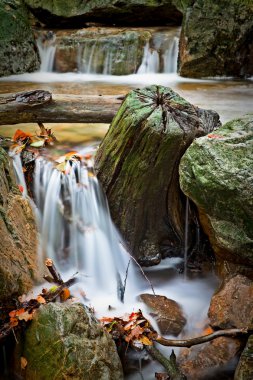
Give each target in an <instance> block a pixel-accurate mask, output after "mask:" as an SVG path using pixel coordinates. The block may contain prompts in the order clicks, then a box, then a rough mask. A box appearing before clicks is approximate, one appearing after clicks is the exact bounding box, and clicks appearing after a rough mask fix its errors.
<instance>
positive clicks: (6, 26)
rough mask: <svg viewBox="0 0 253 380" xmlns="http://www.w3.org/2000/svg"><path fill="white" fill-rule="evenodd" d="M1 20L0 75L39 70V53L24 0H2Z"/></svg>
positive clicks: (0, 7)
mask: <svg viewBox="0 0 253 380" xmlns="http://www.w3.org/2000/svg"><path fill="white" fill-rule="evenodd" d="M0 20H1V22H0V77H1V76H6V75H11V74H20V73H24V72H30V71H35V70H37V69H38V68H39V65H40V61H39V55H38V51H37V46H36V43H35V39H34V35H33V32H32V29H31V27H30V25H29V19H28V13H27V10H26V8H25V6H24V4H23V2H22V0H2V1H1V3H0Z"/></svg>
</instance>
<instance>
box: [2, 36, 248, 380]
mask: <svg viewBox="0 0 253 380" xmlns="http://www.w3.org/2000/svg"><path fill="white" fill-rule="evenodd" d="M174 37H175V36H174ZM159 38H160V37H159ZM159 38H158V37H157V40H155V39H153V41H152V46H151V43H150V42H149V43H148V44H146V45H145V46H144V50H143V57H142V62H141V65H140V66H139V69H138V73H133V74H131V75H123V76H113V75H108V74H109V73H110V72H111V71H112V62H113V60H114V58H113V54H112V53H111V54H110V52H109V51H108V54H107V55H106V56H105V58H104V64H103V70H102V71H101V74H100V75H98V74H97V73H93V74H91V72H94V70H93V69H92V65H93V64H92V62H93V61H94V57H95V47H94V49H93V51H92V47H91V49H90V48H89V49H90V51H89V54H88V53H87V57H88V56H89V61H88V66H86V68H85V67H84V66H83V69H82V71H83V72H82V73H74V72H71V73H65V74H60V73H53V72H46V71H52V69H53V65H54V64H53V63H52V62H53V60H54V58H53V56H54V47H55V45H54V40H53V39H52V41H51V42H52V44H51V47H52V49H51V50H50V49H49V48H48V46H47V48H46V49H45V44H42V45H43V46H42V47H44V50H43V49H41V54H42V57H43V59H44V60H42V62H43V65H42V67H41V71H40V72H37V73H33V74H23V75H19V76H12V77H7V78H1V79H0V93H8V92H17V91H23V90H27V89H35V88H41V89H46V90H49V91H52V92H53V93H67V94H81V95H85V94H101V93H102V94H126V93H127V92H128V91H129V90H131V89H132V88H136V87H144V86H146V85H149V84H161V85H165V86H169V87H171V88H172V89H174V90H175V91H177V92H178V93H179V94H180V95H182V96H183V97H185V98H186V99H187V100H188V101H190V102H191V103H193V104H195V105H197V106H200V107H203V108H211V109H215V110H216V111H217V112H218V113H219V114H220V115H221V120H222V122H225V121H228V120H229V119H232V118H234V117H239V116H241V115H242V114H245V113H248V112H252V95H253V84H252V81H251V80H248V81H234V80H232V79H228V78H226V79H224V78H223V79H221V78H220V79H218V78H216V79H212V80H190V79H186V78H181V77H179V76H178V75H177V74H176V73H175V68H176V60H175V56H176V55H177V46H178V42H177V39H176V37H175V38H174V39H171V40H170V43H169V45H167V48H166V49H167V50H166V49H165V50H164V51H163V53H162V54H161V53H160V51H159V48H155V46H161V41H162V40H161V39H159ZM156 44H157V45H156ZM159 44H160V45H159ZM84 49H85V47H82V48H79V53H78V54H79V58H78V56H77V60H78V59H79V61H78V62H79V65H81V64H83V63H81V62H84V61H82V57H83V56H84V55H85V54H86V53H84ZM87 49H88V48H87ZM49 50H50V51H51V53H50V54H49ZM85 61H86V62H87V59H85ZM79 68H80V66H79ZM47 126H48V127H49V126H50V125H47V124H46V127H47ZM54 127H55V129H54V132H55V134H56V136H57V138H58V139H59V140H60V141H62V142H65V143H66V142H68V141H70V139H71V141H72V143H68V144H69V146H68V149H67V150H70V148H71V147H70V145H71V144H72V145H74V146H78V150H79V152H80V154H81V156H82V162H81V163H80V162H79V161H78V160H77V161H75V162H73V163H72V165H70V163H69V166H68V167H67V168H66V169H67V170H66V171H67V174H63V173H62V172H61V171H59V170H58V169H56V168H55V164H54V162H53V161H52V160H50V159H48V158H45V157H39V158H38V159H37V160H36V169H35V178H34V185H35V201H36V205H37V214H38V224H39V229H40V235H41V236H40V240H41V248H40V252H39V255H40V257H39V260H40V261H42V260H43V259H44V257H46V256H50V257H51V258H53V259H54V260H55V262H56V264H57V265H58V266H59V267H60V269H61V271H62V272H64V278H66V279H67V278H68V277H69V276H70V275H72V274H73V273H75V272H76V271H78V273H79V274H78V277H79V279H80V282H79V284H78V285H76V287H75V289H73V290H74V291H75V293H76V294H77V295H79V296H80V295H81V297H83V296H82V295H83V294H84V292H85V296H84V297H85V300H84V302H85V303H86V304H89V305H91V306H94V307H95V310H96V311H97V312H98V315H100V316H101V315H109V314H112V315H120V314H122V313H123V312H124V311H127V312H129V313H130V312H132V311H133V310H137V309H138V308H141V309H142V310H144V312H145V313H147V315H148V311H147V310H146V309H145V307H144V305H143V304H141V303H140V301H139V299H138V295H139V294H140V293H152V289H151V287H150V283H149V282H148V281H147V280H146V278H145V277H144V276H143V274H142V273H141V271H140V270H139V268H138V266H137V265H136V264H135V262H134V261H133V260H132V259H131V257H130V256H129V253H128V252H127V251H126V249H125V248H124V243H123V242H122V238H121V237H120V234H119V233H118V231H117V230H116V228H115V226H114V225H113V223H112V221H111V219H110V213H109V209H108V205H107V201H106V198H105V196H104V194H103V193H102V191H101V189H100V185H99V183H98V181H97V178H96V177H95V176H94V173H93V169H92V163H91V161H89V159H88V160H87V159H85V158H84V157H85V155H86V153H87V152H88V151H90V149H91V148H86V150H84V146H85V145H86V144H87V126H85V125H81V124H78V125H75V124H71V126H70V125H68V126H62V125H60V126H59V125H56V124H55V125H54ZM19 128H21V129H23V128H27V129H31V128H35V125H34V124H30V125H22V126H19ZM64 128H65V131H66V128H67V135H66V134H65V135H64V137H62V135H63V130H64ZM99 128H101V131H100V132H99V133H98V132H97V130H98V126H96V125H90V126H88V129H89V131H90V137H89V140H90V142H97V141H98V140H101V138H102V136H103V134H104V133H105V131H106V129H107V125H105V126H100V127H99ZM15 129H17V126H14V127H13V126H8V127H6V126H2V127H0V135H1V134H2V135H5V136H6V135H8V136H11V135H12V134H13V131H14V130H15ZM87 149H88V150H87ZM92 154H93V152H92ZM13 159H14V166H15V170H16V173H17V178H18V183H19V184H21V185H22V186H23V185H24V183H23V181H24V179H23V173H22V167H21V163H20V160H19V159H18V158H17V157H15V156H14V157H13ZM24 196H26V193H24ZM187 214H188V206H187V205H186V217H185V220H186V223H185V249H184V252H185V262H186V261H187V258H186V254H187V240H188V237H187V236H188V232H187V226H188V225H187ZM196 234H197V239H199V230H197V232H196ZM181 260H182V259H180V258H178V259H169V258H167V259H165V260H163V261H162V263H161V264H160V265H158V266H156V267H151V268H147V269H145V273H146V276H148V278H149V281H150V282H151V283H152V286H153V288H154V289H155V292H156V294H160V295H165V296H167V297H169V298H172V299H174V300H175V301H177V302H179V303H180V304H181V305H182V307H183V310H184V313H185V315H186V317H187V325H186V327H185V329H184V333H188V334H190V335H194V334H195V333H197V334H199V333H200V331H201V329H202V327H203V324H204V323H205V318H206V314H207V309H208V306H209V302H210V297H211V295H212V293H213V291H214V289H215V286H216V285H217V280H216V279H215V277H214V276H213V275H212V274H209V275H198V276H197V277H195V278H192V277H188V278H186V279H183V276H182V275H178V274H177V271H176V266H177V264H178V263H179V262H180V261H181ZM123 298H124V303H122V300H123ZM109 305H110V306H111V307H113V308H116V309H113V310H108V306H109ZM110 309H111V308H110ZM168 354H169V350H168V349H166V355H168ZM156 370H157V371H158V372H159V371H160V370H161V368H160V367H159V366H157V367H154V366H153V365H152V368H150V367H146V368H144V369H143V372H142V376H143V378H144V379H145V380H149V379H150V380H151V379H153V378H154V372H155V371H156ZM126 378H127V379H128V380H138V379H139V378H141V375H139V374H138V371H137V374H136V373H135V375H129V376H127V377H126Z"/></svg>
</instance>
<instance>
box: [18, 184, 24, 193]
mask: <svg viewBox="0 0 253 380" xmlns="http://www.w3.org/2000/svg"><path fill="white" fill-rule="evenodd" d="M18 188H19V190H20V191H21V193H23V192H24V188H23V186H22V185H18Z"/></svg>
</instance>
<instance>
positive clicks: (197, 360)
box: [178, 337, 241, 380]
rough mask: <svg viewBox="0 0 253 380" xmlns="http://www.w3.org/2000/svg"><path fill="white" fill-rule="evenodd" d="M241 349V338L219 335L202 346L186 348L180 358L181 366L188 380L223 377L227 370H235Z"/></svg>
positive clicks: (207, 379) (206, 379)
mask: <svg viewBox="0 0 253 380" xmlns="http://www.w3.org/2000/svg"><path fill="white" fill-rule="evenodd" d="M198 347H199V346H198ZM240 349H241V342H240V340H239V339H235V338H229V337H219V338H217V339H215V340H213V341H211V342H208V343H206V344H204V345H201V346H200V348H196V346H194V347H193V348H191V349H184V351H183V353H182V354H181V355H180V356H179V358H178V359H179V367H180V370H181V371H182V372H183V374H184V375H186V377H187V380H209V379H210V380H214V379H221V378H223V377H222V376H221V374H224V373H226V370H229V369H232V370H233V367H234V366H235V365H236V356H237V354H238V353H239V352H240ZM229 378H230V377H229Z"/></svg>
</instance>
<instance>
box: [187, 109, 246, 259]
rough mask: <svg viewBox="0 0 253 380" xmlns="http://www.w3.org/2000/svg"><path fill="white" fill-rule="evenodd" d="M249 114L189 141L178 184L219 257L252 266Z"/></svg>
mask: <svg viewBox="0 0 253 380" xmlns="http://www.w3.org/2000/svg"><path fill="white" fill-rule="evenodd" d="M252 171H253V118H252V116H245V117H244V118H241V119H237V120H233V121H231V122H228V123H226V124H225V125H224V126H223V127H222V128H220V129H219V130H218V131H217V132H216V133H215V134H210V135H209V136H207V137H202V138H200V139H197V140H195V141H194V143H193V144H192V145H191V146H190V147H189V149H188V150H187V151H186V153H185V155H184V156H183V158H182V160H181V163H180V185H181V189H182V190H183V192H184V193H185V194H186V195H187V196H188V197H190V198H191V199H192V200H193V201H194V202H195V204H196V205H197V207H198V211H199V215H200V221H201V224H202V227H203V229H204V231H205V232H206V234H207V235H208V237H209V239H210V242H211V244H212V247H213V249H214V251H215V253H216V255H217V257H218V258H221V259H225V260H228V261H231V262H234V263H237V264H245V265H251V266H252V265H253V202H252V200H253V177H252Z"/></svg>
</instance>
